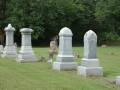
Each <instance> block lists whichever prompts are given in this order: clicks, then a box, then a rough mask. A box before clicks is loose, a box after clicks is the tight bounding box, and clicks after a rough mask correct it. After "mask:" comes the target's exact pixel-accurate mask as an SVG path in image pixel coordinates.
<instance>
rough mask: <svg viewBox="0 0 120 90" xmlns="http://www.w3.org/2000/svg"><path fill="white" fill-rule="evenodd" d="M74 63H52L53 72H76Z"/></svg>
mask: <svg viewBox="0 0 120 90" xmlns="http://www.w3.org/2000/svg"><path fill="white" fill-rule="evenodd" d="M77 66H78V65H77V63H76V62H53V70H58V71H62V70H76V69H77Z"/></svg>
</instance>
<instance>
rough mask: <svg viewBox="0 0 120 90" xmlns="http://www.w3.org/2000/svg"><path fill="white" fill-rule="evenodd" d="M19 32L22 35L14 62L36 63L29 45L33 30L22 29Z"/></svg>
mask: <svg viewBox="0 0 120 90" xmlns="http://www.w3.org/2000/svg"><path fill="white" fill-rule="evenodd" d="M20 32H21V34H22V46H21V50H20V52H19V54H18V57H17V58H16V61H17V62H21V63H25V62H38V60H37V58H36V56H35V54H34V51H33V50H32V45H31V33H32V32H33V30H32V29H30V28H22V29H21V30H20Z"/></svg>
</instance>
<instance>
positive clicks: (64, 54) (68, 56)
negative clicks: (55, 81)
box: [53, 27, 77, 71]
mask: <svg viewBox="0 0 120 90" xmlns="http://www.w3.org/2000/svg"><path fill="white" fill-rule="evenodd" d="M72 35H73V34H72V32H71V30H70V29H69V28H67V27H64V28H62V29H61V30H60V33H59V53H58V55H57V60H56V62H53V70H58V71H61V70H72V69H77V63H76V62H74V56H73V55H72Z"/></svg>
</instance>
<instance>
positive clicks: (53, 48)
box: [47, 41, 57, 62]
mask: <svg viewBox="0 0 120 90" xmlns="http://www.w3.org/2000/svg"><path fill="white" fill-rule="evenodd" d="M48 52H49V60H48V61H47V62H52V59H53V54H56V53H57V51H56V42H55V41H51V42H50V50H49V51H48Z"/></svg>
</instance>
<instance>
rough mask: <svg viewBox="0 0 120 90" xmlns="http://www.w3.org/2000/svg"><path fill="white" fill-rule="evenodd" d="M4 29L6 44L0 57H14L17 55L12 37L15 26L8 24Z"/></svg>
mask: <svg viewBox="0 0 120 90" xmlns="http://www.w3.org/2000/svg"><path fill="white" fill-rule="evenodd" d="M4 30H5V32H6V33H5V34H6V46H5V48H4V51H3V54H2V55H1V57H3V58H16V57H17V51H16V49H15V46H14V39H13V35H14V33H13V32H14V31H15V28H14V27H12V25H11V24H8V26H7V27H6V28H5V29H4Z"/></svg>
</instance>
